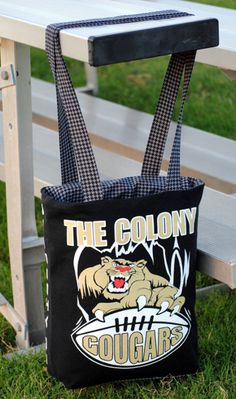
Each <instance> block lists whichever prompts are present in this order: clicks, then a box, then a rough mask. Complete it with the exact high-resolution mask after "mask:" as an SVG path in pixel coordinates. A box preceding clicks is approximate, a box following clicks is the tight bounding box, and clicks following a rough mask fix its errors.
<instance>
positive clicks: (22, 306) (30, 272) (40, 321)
mask: <svg viewBox="0 0 236 399" xmlns="http://www.w3.org/2000/svg"><path fill="white" fill-rule="evenodd" d="M1 62H2V67H4V65H9V64H12V65H13V68H14V71H15V75H16V84H15V85H12V86H9V87H5V88H3V89H2V103H3V111H4V112H3V115H4V117H3V132H4V157H5V165H6V168H5V174H6V176H5V178H6V196H7V221H8V240H9V251H10V263H11V276H12V289H13V298H14V309H15V311H16V314H18V315H19V316H20V325H21V324H24V323H25V325H27V323H28V334H27V333H26V328H25V325H24V326H21V327H20V328H15V325H14V326H13V327H14V328H15V329H16V334H17V335H16V342H17V345H18V346H19V347H20V348H27V347H28V346H29V345H32V344H37V343H41V342H43V340H44V308H43V298H42V285H41V273H40V263H41V262H42V240H41V239H39V238H38V236H37V229H36V223H35V209H34V187H33V176H34V172H33V156H32V106H31V86H30V76H31V74H30V48H29V47H28V46H26V45H22V44H18V43H15V42H14V41H11V40H6V39H2V42H1ZM3 307H4V305H2V306H1V307H0V311H1V308H2V310H3ZM4 308H5V307H4ZM2 313H4V312H2ZM22 321H23V322H22ZM21 322H22V323H21ZM18 327H19V326H18Z"/></svg>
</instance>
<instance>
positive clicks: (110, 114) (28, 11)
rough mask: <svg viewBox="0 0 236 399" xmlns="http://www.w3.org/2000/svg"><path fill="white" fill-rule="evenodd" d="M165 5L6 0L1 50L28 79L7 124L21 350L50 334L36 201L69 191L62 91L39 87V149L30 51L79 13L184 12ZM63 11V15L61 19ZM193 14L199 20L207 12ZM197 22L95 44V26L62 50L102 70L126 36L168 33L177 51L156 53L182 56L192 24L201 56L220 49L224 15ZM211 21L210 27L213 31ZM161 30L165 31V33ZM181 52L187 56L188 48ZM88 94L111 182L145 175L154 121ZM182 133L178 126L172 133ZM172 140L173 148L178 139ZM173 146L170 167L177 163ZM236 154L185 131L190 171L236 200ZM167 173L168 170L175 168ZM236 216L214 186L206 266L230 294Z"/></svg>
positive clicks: (112, 33) (4, 164)
mask: <svg viewBox="0 0 236 399" xmlns="http://www.w3.org/2000/svg"><path fill="white" fill-rule="evenodd" d="M32 3H33V4H32ZM48 3H49V4H48ZM78 3H79V4H78ZM162 3H164V4H162V5H160V6H159V4H158V1H157V4H151V3H148V2H146V1H133V0H127V1H125V2H124V1H123V0H103V1H102V7H101V4H99V5H97V6H96V5H95V4H94V3H93V2H92V0H91V1H88V0H86V1H83V0H82V1H80V2H78V1H76V0H69V1H68V2H67V3H66V5H65V1H62V0H60V1H59V0H58V1H57V2H56V1H51V2H47V3H46V2H45V7H42V4H40V5H38V4H37V3H36V2H34V1H33V2H31V3H30V2H29V1H27V0H21V1H20V0H12V2H11V3H6V2H5V1H1V0H0V6H1V8H0V9H1V11H0V22H1V24H0V36H1V37H2V38H4V39H2V49H1V54H2V62H3V63H4V64H3V65H6V64H13V65H15V68H16V70H17V71H18V76H19V77H20V78H19V79H18V81H17V85H16V86H12V87H11V88H10V87H9V88H8V89H6V90H3V93H2V102H3V114H4V118H3V129H1V132H0V178H1V179H2V180H6V183H7V184H6V191H7V211H8V236H9V247H10V257H11V270H12V283H13V294H14V309H13V308H10V307H9V304H7V303H6V302H4V298H2V297H1V298H0V311H2V313H3V314H5V316H6V317H7V318H8V320H10V321H11V322H12V324H14V328H15V329H16V331H17V337H16V338H17V344H18V345H19V346H21V347H27V346H28V345H29V344H30V343H38V342H40V340H41V341H42V339H43V334H44V331H43V327H42V326H43V318H44V316H43V302H42V295H41V292H40V290H41V288H40V287H41V285H40V284H41V280H40V263H41V262H42V260H43V243H42V239H41V238H38V237H37V232H36V226H35V218H34V202H33V193H34V194H35V195H36V196H40V189H41V187H43V186H44V185H47V184H59V183H60V166H59V151H58V134H57V133H56V132H55V131H56V100H55V89H54V87H53V85H52V84H49V83H46V82H41V81H38V80H36V79H32V110H33V119H34V121H35V122H37V123H34V124H33V144H32V138H31V135H32V127H31V99H30V91H31V88H30V86H31V85H30V81H29V80H30V79H29V77H30V67H29V46H35V47H38V48H44V35H45V27H46V25H47V24H48V23H50V22H56V21H59V22H61V21H63V20H72V19H74V18H75V15H76V16H77V15H78V17H79V18H81V19H83V18H88V17H89V18H91V17H105V16H111V15H114V16H115V15H120V14H121V13H122V14H131V13H138V12H144V11H151V10H154V9H155V10H156V9H167V8H176V9H178V7H177V5H175V7H173V5H172V6H171V7H170V5H169V4H168V1H166V2H162ZM170 3H171V2H170ZM42 9H44V11H42ZM76 9H77V10H78V13H77V14H76V13H75V10H76ZM55 10H57V12H56V13H55ZM70 10H73V12H72V11H70ZM65 11H66V12H65ZM121 11H122V12H121ZM193 13H194V14H196V15H197V12H196V13H195V12H193ZM196 15H194V16H192V17H188V18H189V19H188V18H185V17H183V18H179V20H178V19H176V21H174V24H173V21H172V22H171V21H168V22H165V21H164V22H163V21H158V22H157V21H150V22H145V23H143V24H144V25H140V24H137V25H138V26H135V27H134V26H131V25H130V24H127V25H126V26H122V25H120V26H107V27H100V28H99V29H100V30H99V34H98V35H97V37H96V38H94V31H93V29H92V28H87V30H86V29H82V30H80V31H78V30H73V31H65V32H62V34H61V39H62V51H63V54H64V55H67V56H71V57H73V58H76V59H79V60H81V61H83V62H88V61H90V62H91V63H92V64H93V65H101V64H102V63H103V61H104V54H103V53H101V52H100V51H101V44H102V43H103V41H104V43H106V46H107V48H108V49H109V48H110V47H111V45H112V40H113V39H114V38H115V39H116V38H119V35H120V34H121V33H122V34H124V33H125V39H124V40H128V39H129V37H130V36H129V35H130V34H132V35H134V37H136V39H138V37H139V36H137V35H139V34H140V33H139V32H140V31H141V33H144V32H145V38H147V36H146V35H148V34H149V30H150V31H152V34H156V35H158V32H160V31H163V30H166V32H169V31H171V29H174V30H173V32H175V33H176V35H177V34H178V35H180V36H177V37H175V35H174V36H173V37H174V38H175V41H174V40H173V42H171V43H169V48H168V49H166V52H162V50H163V49H161V48H160V49H155V51H157V54H156V55H160V54H162V53H163V54H164V53H165V54H167V53H170V52H173V50H174V49H175V48H176V46H177V45H178V46H181V43H182V41H181V34H182V33H183V30H181V29H182V27H181V24H183V26H185V24H186V23H191V24H190V25H191V26H195V28H196V27H198V24H201V27H202V32H201V33H202V34H203V36H204V38H203V37H202V35H200V36H198V35H195V33H196V32H198V31H196V32H195V30H193V32H192V33H191V34H192V40H193V41H195V42H196V43H197V48H205V47H208V46H209V45H210V42H208V41H207V40H210V39H208V36H207V34H206V32H207V27H210V29H211V30H212V35H213V33H214V23H213V25H211V21H212V18H213V17H214V13H212V16H209V15H208V16H207V17H204V16H201V17H200V18H199V17H198V16H196ZM211 17H212V18H211ZM77 19H78V18H77ZM207 21H210V22H207ZM208 23H209V24H210V25H207V24H208ZM205 24H206V25H205ZM128 25H129V26H128ZM191 26H190V28H191ZM160 27H161V30H159V28H160ZM190 28H188V29H190ZM188 29H187V30H185V33H184V35H187V34H188V32H189V31H188ZM204 29H205V34H204ZM194 35H195V36H194ZM92 36H93V39H92V40H91V39H90V38H91V37H92ZM190 36H191V35H190ZM213 36H214V35H213ZM145 38H144V39H145ZM88 39H89V40H88ZM145 40H146V39H145ZM15 42H17V43H15ZM200 43H202V47H201V45H200ZM212 43H213V41H212ZM187 45H189V49H191V48H192V47H191V46H192V43H191V41H189V44H187ZM212 45H213V44H212ZM91 46H93V51H92V52H91V51H88V50H89V49H90V50H91ZM133 46H134V47H135V44H133ZM171 46H172V47H171ZM146 47H147V46H146ZM146 47H145V54H143V55H142V56H141V55H140V54H139V56H138V57H137V58H145V57H149V56H151V55H155V54H154V53H153V51H154V49H153V48H150V49H149V48H146ZM177 48H178V51H181V48H180V47H177ZM184 49H185V50H186V48H184ZM136 50H137V49H136ZM148 51H149V52H148ZM158 51H159V53H158ZM202 51H208V50H202ZM209 51H212V50H209ZM235 52H236V49H235ZM134 53H135V51H134ZM134 53H132V51H129V52H128V54H127V52H126V53H125V54H124V53H122V51H121V52H119V51H118V52H117V54H116V59H115V60H113V59H112V58H111V55H110V54H111V53H110V52H109V51H108V53H107V54H108V55H107V59H106V63H112V62H117V61H124V60H127V57H130V58H128V59H130V60H131V59H134V58H135V54H134ZM89 54H93V59H91V55H90V59H89ZM101 54H102V56H101ZM228 67H229V65H227V69H230V68H228ZM94 82H96V79H94ZM90 89H91V87H90ZM78 95H79V96H80V102H81V105H82V108H83V113H84V115H85V119H86V122H87V126H88V128H89V132H90V134H91V139H92V142H93V144H94V149H95V154H96V158H97V161H98V166H99V170H100V172H101V175H102V177H103V178H110V177H122V176H125V175H135V174H139V172H140V161H141V159H142V156H143V151H144V149H145V144H146V140H147V132H148V130H149V126H150V123H151V116H150V115H148V114H146V113H143V112H138V111H135V110H131V109H128V108H127V107H124V106H120V105H117V104H113V103H111V102H108V101H105V100H101V99H98V98H95V97H92V96H90V95H88V94H85V93H81V92H78ZM12 120H14V123H12ZM173 127H174V125H172V127H171V131H173ZM2 133H4V134H2ZM3 136H4V139H3ZM168 140H169V144H170V142H171V137H170V138H169V139H168ZM3 141H4V146H5V161H4V152H3ZM32 147H33V154H32V151H31V148H32ZM168 147H169V146H167V151H166V153H165V159H167V158H168ZM235 150H236V143H235V142H233V141H231V140H228V139H224V138H221V137H216V136H214V135H211V134H209V133H208V134H206V133H205V132H202V131H199V130H197V129H192V128H188V127H185V128H184V129H183V152H182V168H183V172H184V173H187V174H192V175H198V176H200V177H202V178H203V179H204V180H205V181H206V182H207V183H208V184H209V185H210V186H211V187H215V188H217V189H219V190H222V191H223V190H224V191H225V192H227V193H235V192H236V177H235V173H234V170H235V166H236V163H235V159H234V154H235ZM163 166H164V168H165V167H166V162H164V165H163ZM33 167H34V174H33ZM226 171H227V172H226ZM33 178H34V186H33ZM13 180H14V181H13ZM22 193H24V195H23V194H22ZM235 208H236V198H234V197H233V196H230V195H228V194H224V193H221V192H219V191H215V190H213V189H210V188H206V189H205V192H204V196H203V200H202V203H201V209H200V222H199V241H198V249H199V258H198V268H199V270H201V271H203V272H205V273H207V274H208V275H209V276H212V277H214V278H216V279H217V280H219V281H220V282H223V283H224V284H226V285H228V286H229V287H230V288H236V250H235V248H236V212H235ZM29 303H30V306H29ZM14 312H15V313H14ZM18 316H20V317H18ZM22 320H24V321H25V322H26V321H27V320H29V321H30V326H29V332H30V334H29V336H28V337H25V335H24V334H25V331H26V330H25V326H26V324H25V325H24V323H23V322H22ZM16 324H17V325H16Z"/></svg>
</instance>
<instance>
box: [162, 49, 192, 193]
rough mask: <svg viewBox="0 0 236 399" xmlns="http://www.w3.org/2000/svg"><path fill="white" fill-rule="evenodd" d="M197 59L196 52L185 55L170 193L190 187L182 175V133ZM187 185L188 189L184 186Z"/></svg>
mask: <svg viewBox="0 0 236 399" xmlns="http://www.w3.org/2000/svg"><path fill="white" fill-rule="evenodd" d="M195 57H196V51H193V52H189V53H185V69H184V81H183V91H182V99H181V105H180V111H179V116H178V122H177V126H176V131H175V136H174V142H173V146H172V151H171V156H170V162H169V166H168V171H167V185H166V190H168V191H175V190H184V189H187V188H188V187H189V185H188V183H186V182H185V181H184V180H183V179H181V175H180V156H181V132H182V124H183V114H184V105H185V100H186V97H187V94H188V89H189V83H190V80H191V76H192V71H193V66H194V61H195ZM185 184H186V187H185V186H184V185H185Z"/></svg>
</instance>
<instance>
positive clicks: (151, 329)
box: [71, 307, 190, 368]
mask: <svg viewBox="0 0 236 399" xmlns="http://www.w3.org/2000/svg"><path fill="white" fill-rule="evenodd" d="M189 331H190V323H189V320H188V319H187V318H186V317H185V316H183V315H181V314H172V313H171V311H168V310H167V311H165V312H163V313H161V314H160V313H158V309H155V308H151V307H148V308H144V309H142V310H141V311H138V309H137V308H136V309H135V308H130V309H126V310H122V311H118V312H114V313H112V314H108V315H106V316H105V317H104V321H100V320H98V319H96V318H94V319H92V320H90V321H88V322H87V323H85V324H83V325H82V326H81V325H78V326H77V327H76V328H75V329H74V331H73V333H72V335H71V337H72V340H73V342H74V344H75V345H76V347H77V348H78V349H79V350H80V351H81V352H82V353H83V355H85V356H86V357H88V358H89V359H90V360H93V361H94V362H96V363H99V364H103V365H104V366H108V367H114V368H133V367H141V366H147V365H149V364H150V363H153V362H157V361H160V360H162V359H163V358H164V357H166V356H168V355H169V354H170V353H171V352H173V351H175V350H176V349H177V348H179V347H180V346H181V345H182V344H183V343H184V341H185V340H186V338H187V336H188V334H189Z"/></svg>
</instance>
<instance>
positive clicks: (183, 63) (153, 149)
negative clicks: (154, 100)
mask: <svg viewBox="0 0 236 399" xmlns="http://www.w3.org/2000/svg"><path fill="white" fill-rule="evenodd" d="M195 56H196V51H191V52H186V53H179V54H173V55H172V56H171V59H170V62H169V65H168V68H167V72H166V76H165V78H164V82H163V85H162V89H161V93H160V97H159V101H158V105H157V108H156V111H155V114H154V118H153V122H152V126H151V131H150V135H149V139H148V143H147V147H146V151H145V155H144V160H143V166H142V175H143V176H159V173H160V169H161V163H162V160H163V155H164V150H165V145H166V140H167V136H168V132H169V128H170V123H171V118H172V114H173V111H174V107H175V104H176V99H177V95H178V91H179V87H180V83H181V78H182V75H183V73H184V83H183V90H182V99H181V106H180V111H179V116H178V123H177V128H176V132H175V136H174V142H173V147H172V152H171V161H170V167H169V169H168V179H167V185H168V187H167V189H170V186H171V185H173V180H176V179H177V177H178V179H177V180H178V182H179V181H181V179H180V138H181V130H182V120H183V111H184V103H185V100H186V96H187V93H188V87H189V83H190V79H191V73H192V69H193V65H194V60H195ZM173 189H174V188H173Z"/></svg>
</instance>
